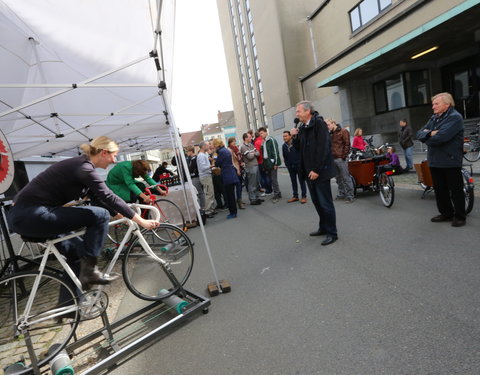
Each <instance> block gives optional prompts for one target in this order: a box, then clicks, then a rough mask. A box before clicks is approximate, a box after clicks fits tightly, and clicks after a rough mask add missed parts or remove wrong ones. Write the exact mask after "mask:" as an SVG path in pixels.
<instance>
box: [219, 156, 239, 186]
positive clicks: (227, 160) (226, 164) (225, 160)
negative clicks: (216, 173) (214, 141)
mask: <svg viewBox="0 0 480 375" xmlns="http://www.w3.org/2000/svg"><path fill="white" fill-rule="evenodd" d="M215 166H216V167H220V168H221V171H222V179H223V184H224V185H229V184H236V183H237V182H239V179H238V176H237V170H236V169H235V167H234V166H233V160H232V153H231V152H230V151H229V150H227V149H226V148H225V147H220V148H219V149H218V150H217V160H216V161H215Z"/></svg>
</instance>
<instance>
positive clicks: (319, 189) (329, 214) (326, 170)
mask: <svg viewBox="0 0 480 375" xmlns="http://www.w3.org/2000/svg"><path fill="white" fill-rule="evenodd" d="M296 116H297V118H298V119H299V120H300V122H301V123H302V124H301V125H300V126H299V127H298V128H293V129H292V130H291V131H290V133H291V134H292V135H294V136H296V137H295V139H294V146H295V147H296V148H297V149H298V150H299V152H300V168H299V172H300V173H301V174H302V175H303V177H304V178H305V180H306V182H307V185H308V189H309V190H310V196H311V197H312V203H313V205H314V206H315V209H316V210H317V213H318V216H319V218H320V221H319V225H318V230H317V231H315V232H312V233H310V236H321V235H326V238H325V240H323V241H322V245H324V246H325V245H330V244H332V243H334V242H335V241H336V240H337V239H338V235H337V224H336V214H335V206H334V205H333V199H332V189H331V187H330V180H331V179H332V178H333V177H334V176H335V173H336V172H335V164H334V162H333V156H332V152H331V144H330V135H329V133H328V128H327V125H326V124H325V121H323V118H322V117H321V116H319V115H318V114H317V113H316V112H314V109H313V106H312V103H311V102H309V101H302V102H300V103H298V104H297V108H296Z"/></svg>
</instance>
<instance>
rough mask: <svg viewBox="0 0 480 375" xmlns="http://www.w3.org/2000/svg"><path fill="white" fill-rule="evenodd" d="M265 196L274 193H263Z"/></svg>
mask: <svg viewBox="0 0 480 375" xmlns="http://www.w3.org/2000/svg"><path fill="white" fill-rule="evenodd" d="M263 194H265V195H272V194H273V193H272V192H270V193H267V192H265V193H263Z"/></svg>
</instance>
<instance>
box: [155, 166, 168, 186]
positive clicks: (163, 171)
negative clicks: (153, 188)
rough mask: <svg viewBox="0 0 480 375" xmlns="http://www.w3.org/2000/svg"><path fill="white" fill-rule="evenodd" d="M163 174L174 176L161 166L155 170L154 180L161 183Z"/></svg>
mask: <svg viewBox="0 0 480 375" xmlns="http://www.w3.org/2000/svg"><path fill="white" fill-rule="evenodd" d="M162 174H168V175H170V176H173V173H172V172H170V171H169V170H168V169H167V168H165V167H164V166H163V165H161V166H159V167H158V168H157V169H155V173H154V174H153V176H152V179H153V180H155V181H157V182H158V181H160V175H162Z"/></svg>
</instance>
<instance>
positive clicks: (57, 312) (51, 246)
mask: <svg viewBox="0 0 480 375" xmlns="http://www.w3.org/2000/svg"><path fill="white" fill-rule="evenodd" d="M130 206H131V207H132V208H134V209H135V210H136V211H137V213H138V212H139V211H140V209H146V210H152V211H153V212H154V215H155V219H156V221H159V218H160V213H159V211H158V209H157V208H156V207H154V206H149V205H140V204H131V205H130ZM120 222H126V223H127V225H128V230H127V232H126V233H125V236H124V238H123V239H122V242H121V243H120V246H119V247H118V249H117V250H116V252H115V255H114V257H113V259H112V260H111V261H110V263H109V265H108V267H107V269H106V271H105V274H106V275H109V274H110V273H111V271H112V269H113V267H114V266H115V263H116V262H117V260H118V258H119V256H120V254H121V252H122V250H123V248H124V247H125V244H126V243H127V241H128V239H129V238H130V235H131V234H132V233H135V236H137V237H138V240H139V242H140V243H141V245H142V247H143V248H144V249H145V251H146V252H147V254H148V255H149V256H151V257H152V258H153V260H154V261H156V262H159V263H162V264H163V265H165V264H166V262H165V261H164V260H163V259H160V258H158V257H157V256H156V255H155V253H154V252H153V251H152V250H151V248H150V246H149V245H148V243H147V241H146V240H145V238H144V237H143V235H142V233H141V230H140V228H139V226H138V224H136V223H135V222H133V221H131V220H129V219H127V218H121V219H118V220H114V221H112V222H110V223H109V225H115V224H118V223H120ZM83 234H85V230H81V231H78V232H75V233H72V234H69V235H66V236H64V237H60V238H57V239H54V240H50V241H47V242H46V243H47V247H46V249H45V252H44V254H43V256H42V260H41V262H40V266H39V269H38V272H39V273H38V276H37V277H36V278H35V281H34V283H33V286H32V290H31V293H30V295H29V297H28V300H27V303H26V306H25V309H24V311H23V314H22V315H21V318H20V320H18V319H16V320H17V321H18V322H19V324H17V332H18V330H21V328H22V327H24V326H25V325H29V324H37V323H40V322H43V321H45V320H49V319H52V318H56V317H59V316H62V315H64V314H65V313H68V312H74V311H75V310H74V309H73V308H72V307H71V306H70V307H69V306H66V307H59V308H57V309H53V310H50V311H47V312H45V313H43V314H39V315H38V316H37V317H36V319H35V320H32V321H28V317H29V316H30V312H31V309H32V305H33V301H34V299H35V296H36V293H37V290H38V286H39V283H40V279H41V277H42V275H43V273H44V271H45V268H46V265H47V261H48V259H49V256H50V254H53V255H54V256H55V258H56V259H57V260H58V261H59V263H60V264H61V266H62V267H63V269H64V270H65V271H66V272H67V274H68V275H69V277H70V279H71V280H72V281H73V283H74V284H75V286H76V287H77V288H78V289H79V290H81V291H82V292H85V290H83V288H82V284H81V282H80V280H79V279H78V277H77V276H76V275H75V273H74V272H73V270H72V269H71V268H70V266H69V265H68V263H67V261H66V260H65V258H64V257H63V256H62V255H61V254H60V252H59V251H58V249H57V248H56V247H55V244H56V243H59V242H62V241H65V240H68V239H71V238H74V237H78V236H81V235H83ZM103 287H104V286H103V285H99V286H98V288H97V289H99V290H101V289H103ZM83 294H85V293H83ZM95 302H96V299H92V300H91V301H90V302H89V303H88V304H87V306H90V307H92V306H93V304H94V303H95ZM16 315H17V317H18V311H17V312H16ZM22 319H23V321H22ZM25 319H27V321H25Z"/></svg>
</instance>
